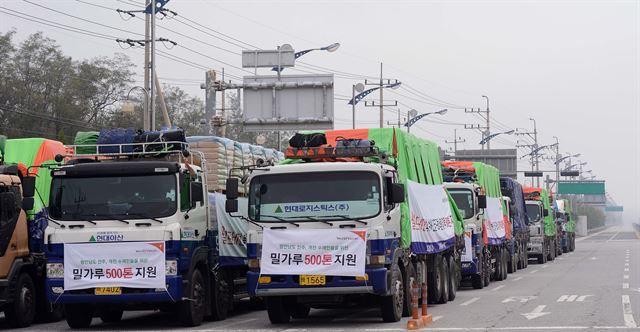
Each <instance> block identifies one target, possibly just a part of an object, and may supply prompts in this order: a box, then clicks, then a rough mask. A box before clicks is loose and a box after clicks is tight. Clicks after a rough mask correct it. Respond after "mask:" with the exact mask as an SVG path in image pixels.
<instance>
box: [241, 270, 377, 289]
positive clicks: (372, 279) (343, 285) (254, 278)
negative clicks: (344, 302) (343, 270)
mask: <svg viewBox="0 0 640 332" xmlns="http://www.w3.org/2000/svg"><path fill="white" fill-rule="evenodd" d="M387 272H388V271H387V268H385V267H377V268H367V269H365V273H366V274H367V276H368V280H356V279H355V277H338V276H327V277H326V284H325V285H323V286H300V283H299V276H297V275H270V277H271V281H270V282H269V283H264V284H260V283H259V282H258V281H259V278H260V277H261V276H263V275H261V274H260V272H254V271H249V272H247V283H248V286H249V287H248V288H249V294H250V295H251V296H283V295H286V296H293V295H350V294H376V295H385V294H386V293H387V278H388V275H389V274H388V273H387Z"/></svg>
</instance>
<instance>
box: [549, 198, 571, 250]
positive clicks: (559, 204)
mask: <svg viewBox="0 0 640 332" xmlns="http://www.w3.org/2000/svg"><path fill="white" fill-rule="evenodd" d="M554 207H555V213H556V220H557V221H559V223H560V228H559V230H558V233H559V234H560V246H561V247H562V252H570V251H574V250H575V249H576V221H575V216H574V215H573V211H572V210H573V209H572V207H571V201H570V200H568V199H557V200H556V201H555V206H554Z"/></svg>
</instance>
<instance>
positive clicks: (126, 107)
mask: <svg viewBox="0 0 640 332" xmlns="http://www.w3.org/2000/svg"><path fill="white" fill-rule="evenodd" d="M134 89H141V90H142V91H144V94H145V97H147V98H146V100H149V91H147V89H145V88H143V87H141V86H134V87H133V88H131V89H129V92H127V98H126V99H125V100H124V102H123V103H122V113H128V114H132V113H133V112H135V110H136V104H135V103H134V102H132V101H131V100H129V95H130V94H131V91H133V90H134Z"/></svg>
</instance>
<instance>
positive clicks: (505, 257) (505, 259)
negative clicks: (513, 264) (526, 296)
mask: <svg viewBox="0 0 640 332" xmlns="http://www.w3.org/2000/svg"><path fill="white" fill-rule="evenodd" d="M509 264H510V263H509V249H507V248H502V280H507V278H509Z"/></svg>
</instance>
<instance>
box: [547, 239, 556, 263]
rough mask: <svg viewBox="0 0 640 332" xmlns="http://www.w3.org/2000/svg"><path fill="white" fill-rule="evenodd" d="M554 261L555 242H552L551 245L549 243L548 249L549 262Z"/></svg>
mask: <svg viewBox="0 0 640 332" xmlns="http://www.w3.org/2000/svg"><path fill="white" fill-rule="evenodd" d="M554 259H556V241H555V240H554V241H553V243H551V247H550V248H549V258H548V260H549V261H553V260H554Z"/></svg>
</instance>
